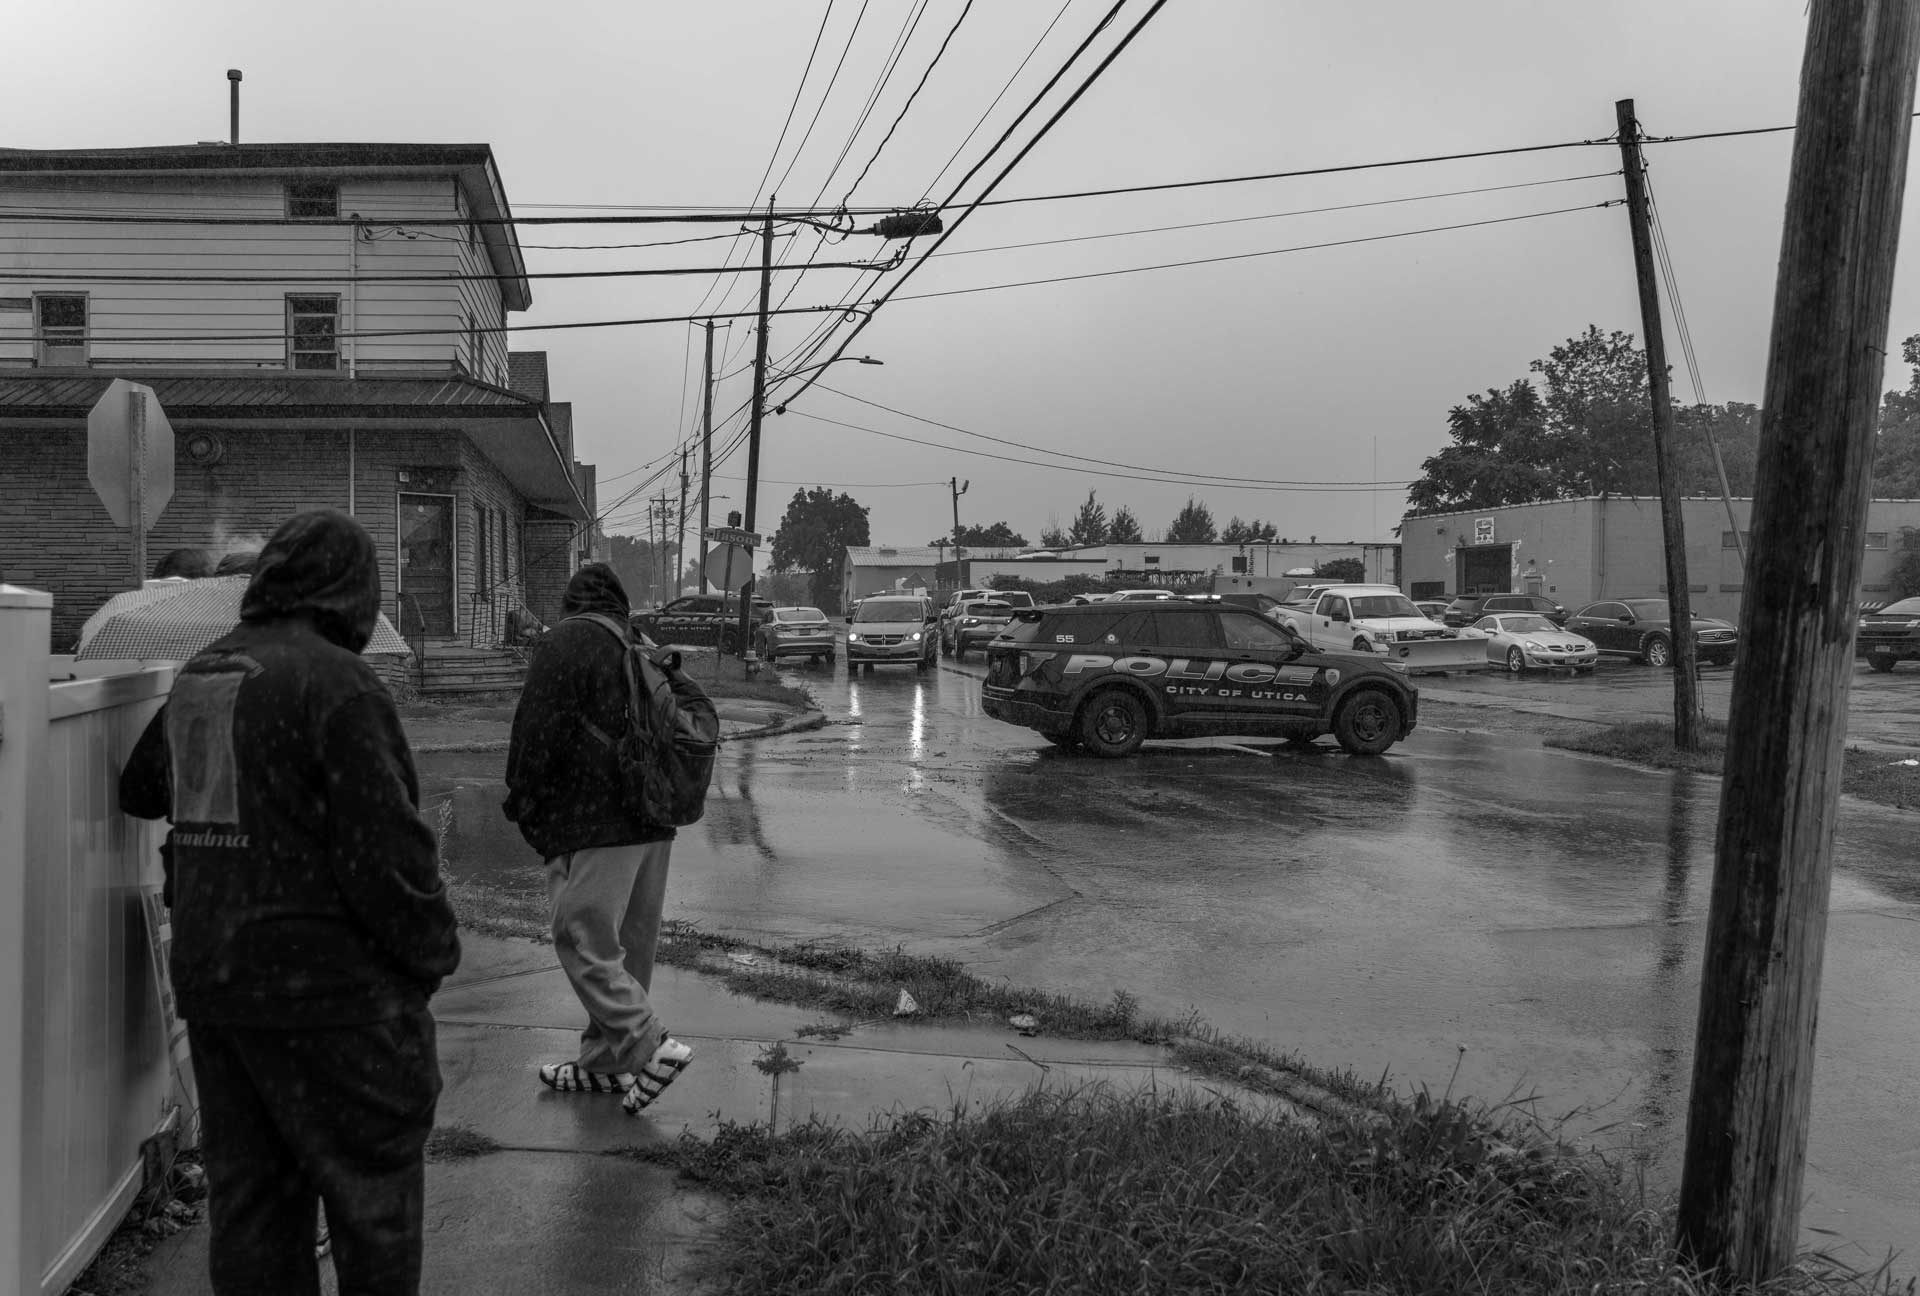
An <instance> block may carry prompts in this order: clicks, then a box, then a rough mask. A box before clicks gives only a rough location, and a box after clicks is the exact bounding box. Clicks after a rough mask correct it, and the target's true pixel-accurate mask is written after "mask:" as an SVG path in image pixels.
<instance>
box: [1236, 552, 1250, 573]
mask: <svg viewBox="0 0 1920 1296" xmlns="http://www.w3.org/2000/svg"><path fill="white" fill-rule="evenodd" d="M1233 573H1234V575H1236V576H1244V575H1246V574H1247V556H1246V555H1245V554H1235V555H1234V556H1233Z"/></svg>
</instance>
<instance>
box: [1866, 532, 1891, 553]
mask: <svg viewBox="0 0 1920 1296" xmlns="http://www.w3.org/2000/svg"><path fill="white" fill-rule="evenodd" d="M1886 547H1887V533H1886V532H1885V531H1869V532H1867V548H1869V549H1885V548H1886Z"/></svg>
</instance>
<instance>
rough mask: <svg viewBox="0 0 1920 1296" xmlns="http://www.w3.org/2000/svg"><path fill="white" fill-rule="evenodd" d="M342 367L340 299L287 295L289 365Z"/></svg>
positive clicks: (291, 366)
mask: <svg viewBox="0 0 1920 1296" xmlns="http://www.w3.org/2000/svg"><path fill="white" fill-rule="evenodd" d="M339 367H340V299H339V298H338V297H337V296H324V297H323V296H305V295H302V296H292V295H290V296H288V298H287V368H289V369H338V368H339Z"/></svg>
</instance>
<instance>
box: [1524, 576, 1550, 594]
mask: <svg viewBox="0 0 1920 1296" xmlns="http://www.w3.org/2000/svg"><path fill="white" fill-rule="evenodd" d="M1521 579H1522V580H1524V581H1525V582H1526V586H1527V588H1526V593H1528V594H1534V595H1538V596H1540V597H1545V596H1546V592H1547V574H1546V573H1545V572H1542V571H1529V572H1527V573H1526V575H1524V576H1523V577H1521Z"/></svg>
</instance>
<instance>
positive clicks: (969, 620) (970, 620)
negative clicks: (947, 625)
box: [960, 617, 980, 625]
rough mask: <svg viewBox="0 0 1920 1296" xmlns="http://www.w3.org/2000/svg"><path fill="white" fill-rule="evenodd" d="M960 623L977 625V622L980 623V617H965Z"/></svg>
mask: <svg viewBox="0 0 1920 1296" xmlns="http://www.w3.org/2000/svg"><path fill="white" fill-rule="evenodd" d="M960 624H961V625H979V624H980V618H979V617H968V618H967V619H966V620H965V621H962V622H961V623H960Z"/></svg>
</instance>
